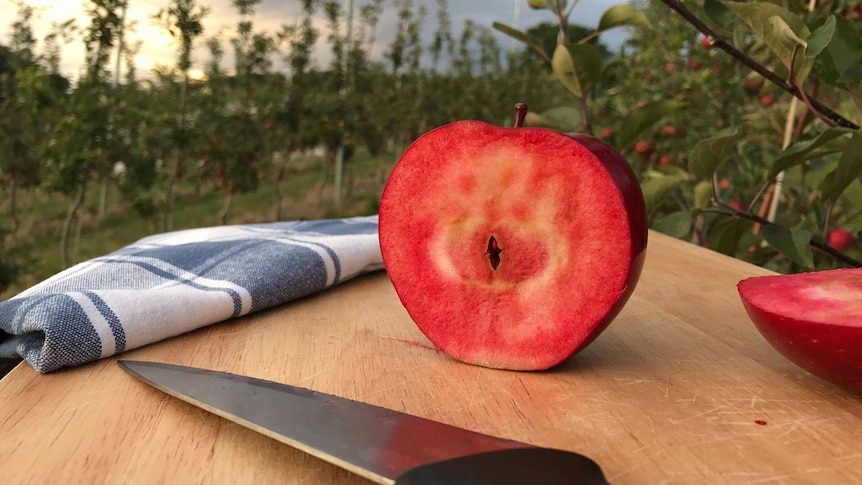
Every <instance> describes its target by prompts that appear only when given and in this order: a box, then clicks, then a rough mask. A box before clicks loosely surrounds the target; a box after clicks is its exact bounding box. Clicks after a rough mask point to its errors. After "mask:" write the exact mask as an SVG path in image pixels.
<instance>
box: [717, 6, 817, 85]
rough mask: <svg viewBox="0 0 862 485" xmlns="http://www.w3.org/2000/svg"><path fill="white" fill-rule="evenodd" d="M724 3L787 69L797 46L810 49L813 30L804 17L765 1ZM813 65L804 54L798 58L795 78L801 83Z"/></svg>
mask: <svg viewBox="0 0 862 485" xmlns="http://www.w3.org/2000/svg"><path fill="white" fill-rule="evenodd" d="M724 4H725V5H727V6H728V7H729V8H730V9H731V10H733V12H734V13H736V15H737V16H739V18H741V19H742V20H743V21H744V22H745V23H746V24H748V26H749V27H750V28H751V30H753V31H754V32H755V33H756V34H757V35H759V36H760V38H761V39H763V41H764V42H765V43H766V45H767V47H769V49H770V50H771V51H772V52H774V53H775V55H776V56H778V59H780V60H781V62H782V63H783V64H784V66H785V67H787V68H788V69H790V61H791V59H792V58H793V51H794V49H795V48H796V46H800V47H801V48H803V49H804V48H806V47H807V43H806V42H805V40H804V39H807V38H808V36H809V35H810V34H811V31H810V30H808V27H807V26H806V25H805V22H803V21H802V18H801V17H799V16H797V15H794V14H792V13H791V12H790V11H789V10H786V9H785V8H783V7H780V6H778V5H775V4H772V3H765V2H724ZM800 53H801V52H800ZM813 65H814V60H813V59H810V58H807V57H805V56H804V55H798V56H796V66H795V68H794V71H793V72H794V73H795V74H796V79H797V80H798V81H799V82H802V81H803V80H805V78H806V77H807V76H808V73H809V72H811V67H812V66H813Z"/></svg>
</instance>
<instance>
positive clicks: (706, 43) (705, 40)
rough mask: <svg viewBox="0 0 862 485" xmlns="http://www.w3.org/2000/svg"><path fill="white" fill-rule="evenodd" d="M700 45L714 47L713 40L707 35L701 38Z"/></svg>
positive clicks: (707, 47)
mask: <svg viewBox="0 0 862 485" xmlns="http://www.w3.org/2000/svg"><path fill="white" fill-rule="evenodd" d="M700 45H702V46H703V48H704V49H712V48H713V47H714V44H713V43H712V40H711V39H710V38H709V36H706V35H704V36H703V37H701V38H700Z"/></svg>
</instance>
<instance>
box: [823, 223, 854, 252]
mask: <svg viewBox="0 0 862 485" xmlns="http://www.w3.org/2000/svg"><path fill="white" fill-rule="evenodd" d="M827 240H828V242H829V245H830V246H832V247H833V248H835V249H837V250H838V251H841V252H844V251H847V250H848V249H850V246H852V245H853V241H854V240H855V238H854V237H853V233H851V232H850V231H848V230H847V229H842V228H838V229H833V230H831V231H829V237H828V238H827Z"/></svg>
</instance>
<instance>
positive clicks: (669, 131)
mask: <svg viewBox="0 0 862 485" xmlns="http://www.w3.org/2000/svg"><path fill="white" fill-rule="evenodd" d="M663 131H664V134H665V135H667V136H674V135H676V127H675V126H673V125H665V126H664V128H663Z"/></svg>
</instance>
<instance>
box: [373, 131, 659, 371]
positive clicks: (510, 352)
mask: <svg viewBox="0 0 862 485" xmlns="http://www.w3.org/2000/svg"><path fill="white" fill-rule="evenodd" d="M379 224H380V225H379V231H380V246H381V251H382V253H383V260H384V263H385V265H386V270H387V272H388V273H389V276H390V279H391V280H392V284H393V286H394V287H395V290H396V292H397V294H398V297H399V298H400V300H401V302H402V303H403V305H404V307H405V308H406V309H407V312H408V313H409V314H410V316H411V317H412V319H413V320H414V322H415V323H416V324H417V326H418V327H419V329H420V330H421V331H422V332H423V333H424V334H425V335H426V336H427V337H428V338H429V339H430V340H431V342H433V343H434V344H435V345H436V346H437V347H438V348H439V349H441V350H442V351H443V352H445V353H447V354H449V355H450V356H452V357H454V358H456V359H458V360H461V361H464V362H468V363H472V364H477V365H482V366H487V367H494V368H504V369H517V370H539V369H546V368H549V367H552V366H554V365H556V364H559V363H560V362H562V361H563V360H565V359H566V358H567V357H569V356H570V355H572V354H573V353H575V352H577V351H578V350H580V349H582V348H584V347H586V346H587V345H588V344H589V343H590V342H592V341H593V339H595V338H596V336H598V334H599V333H600V332H601V331H602V330H604V328H605V327H607V325H608V324H609V323H610V322H611V320H612V319H613V318H614V317H615V316H616V315H617V313H618V312H619V311H620V309H621V308H622V306H623V304H624V303H625V302H626V300H627V299H628V297H629V295H630V294H631V292H632V291H633V289H634V287H635V283H636V282H637V280H638V277H639V275H640V271H641V267H642V265H643V258H644V250H645V248H646V242H647V226H646V217H645V211H644V202H643V194H642V193H641V191H640V187H639V185H638V183H637V179H636V178H635V175H634V173H633V172H632V170H631V168H630V167H629V165H628V163H627V162H626V160H625V159H623V158H622V156H620V155H619V154H618V153H617V152H616V151H615V150H614V149H613V148H611V147H610V146H608V145H606V144H604V143H602V142H600V141H598V140H597V139H595V138H592V137H589V136H585V135H566V134H562V133H559V132H555V131H552V130H547V129H540V128H499V127H495V126H493V125H489V124H486V123H482V122H476V121H462V122H456V123H453V124H450V125H447V126H444V127H441V128H438V129H436V130H433V131H431V132H429V133H427V134H425V135H423V136H422V137H420V138H419V139H418V140H416V142H415V143H413V144H412V145H411V146H410V147H409V148H408V149H407V151H406V152H405V153H404V155H403V156H402V157H401V159H400V160H399V161H398V163H397V164H396V166H395V168H394V169H393V172H392V174H391V176H390V178H389V181H388V182H387V185H386V188H385V190H384V192H383V197H382V200H381V205H380V218H379Z"/></svg>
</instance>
